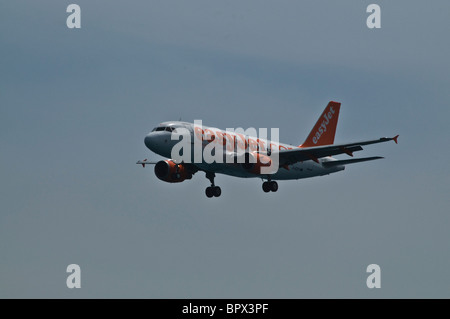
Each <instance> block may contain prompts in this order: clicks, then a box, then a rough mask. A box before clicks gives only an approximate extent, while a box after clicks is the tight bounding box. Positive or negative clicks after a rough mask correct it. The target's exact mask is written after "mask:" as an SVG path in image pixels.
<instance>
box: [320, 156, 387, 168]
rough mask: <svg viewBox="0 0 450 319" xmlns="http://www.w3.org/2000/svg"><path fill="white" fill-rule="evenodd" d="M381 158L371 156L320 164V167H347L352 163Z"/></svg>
mask: <svg viewBox="0 0 450 319" xmlns="http://www.w3.org/2000/svg"><path fill="white" fill-rule="evenodd" d="M381 158H384V157H381V156H372V157H363V158H352V159H348V160H338V161H327V162H322V165H323V166H324V167H326V168H329V167H334V166H341V165H347V164H353V163H360V162H367V161H373V160H377V159H381Z"/></svg>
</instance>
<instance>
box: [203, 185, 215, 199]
mask: <svg viewBox="0 0 450 319" xmlns="http://www.w3.org/2000/svg"><path fill="white" fill-rule="evenodd" d="M205 194H206V197H208V198H211V197H213V196H214V192H213V188H212V187H206V190H205Z"/></svg>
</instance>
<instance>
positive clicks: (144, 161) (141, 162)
mask: <svg viewBox="0 0 450 319" xmlns="http://www.w3.org/2000/svg"><path fill="white" fill-rule="evenodd" d="M146 162H147V159H145V160H143V161H137V163H136V164H141V165H142V167H144V168H145V164H147V163H146Z"/></svg>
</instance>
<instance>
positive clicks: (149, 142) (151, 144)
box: [144, 133, 157, 150]
mask: <svg viewBox="0 0 450 319" xmlns="http://www.w3.org/2000/svg"><path fill="white" fill-rule="evenodd" d="M144 143H145V146H147V147H148V148H149V149H151V150H154V149H155V148H156V147H157V142H156V136H155V134H153V133H150V134H148V135H147V136H146V137H145V138H144Z"/></svg>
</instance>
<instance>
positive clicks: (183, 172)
mask: <svg viewBox="0 0 450 319" xmlns="http://www.w3.org/2000/svg"><path fill="white" fill-rule="evenodd" d="M155 175H156V177H158V178H159V179H160V180H162V181H164V182H168V183H180V182H182V181H184V180H186V179H191V178H192V173H191V172H190V171H189V170H188V169H187V168H186V166H185V165H183V164H178V165H177V164H175V163H174V162H173V161H172V160H165V161H159V162H158V163H156V165H155Z"/></svg>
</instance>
